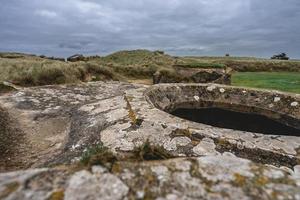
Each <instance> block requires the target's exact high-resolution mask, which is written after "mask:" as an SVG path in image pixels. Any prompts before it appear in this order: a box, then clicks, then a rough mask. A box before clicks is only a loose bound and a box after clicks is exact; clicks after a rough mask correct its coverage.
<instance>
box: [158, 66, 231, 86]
mask: <svg viewBox="0 0 300 200" xmlns="http://www.w3.org/2000/svg"><path fill="white" fill-rule="evenodd" d="M173 68H174V71H175V72H174V73H173V74H172V75H170V74H168V73H164V72H159V71H158V72H156V73H155V74H154V75H153V84H159V83H218V84H226V85H230V84H231V74H232V69H231V68H226V69H225V68H224V69H222V68H220V69H219V68H208V69H205V68H193V67H188V66H184V67H183V66H180V65H178V66H176V65H175V66H173Z"/></svg>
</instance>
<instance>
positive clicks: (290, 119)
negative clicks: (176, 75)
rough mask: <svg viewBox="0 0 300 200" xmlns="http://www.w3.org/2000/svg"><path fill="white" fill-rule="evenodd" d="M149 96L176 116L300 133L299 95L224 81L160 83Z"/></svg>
mask: <svg viewBox="0 0 300 200" xmlns="http://www.w3.org/2000/svg"><path fill="white" fill-rule="evenodd" d="M146 96H147V98H148V100H149V101H150V102H151V103H152V104H153V105H154V106H155V107H157V108H159V109H161V110H164V111H166V112H168V113H170V114H172V115H174V116H177V117H180V118H183V119H186V120H190V121H193V122H198V123H201V124H206V125H211V126H214V127H219V128H227V129H234V130H239V131H246V132H254V133H262V134H270V135H290V136H300V109H299V106H298V102H300V99H298V98H297V97H296V96H292V95H289V94H284V93H280V94H279V93H278V94H277V93H276V94H275V93H272V92H266V91H261V90H258V91H256V90H244V89H242V88H234V87H224V86H221V85H210V86H209V85H205V84H198V85H196V84H178V85H170V84H165V85H158V86H154V87H153V88H151V89H150V90H149V91H148V92H147V93H146Z"/></svg>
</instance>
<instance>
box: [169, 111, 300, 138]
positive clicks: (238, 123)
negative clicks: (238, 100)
mask: <svg viewBox="0 0 300 200" xmlns="http://www.w3.org/2000/svg"><path fill="white" fill-rule="evenodd" d="M171 114H172V115H175V116H177V117H180V118H183V119H187V120H190V121H194V122H198V123H203V124H207V125H211V126H215V127H219V128H228V129H234V130H240V131H247V132H254V133H263V134H272V135H291V136H300V130H299V129H296V128H294V127H290V126H287V125H285V124H282V123H279V122H277V121H275V120H272V119H270V118H268V117H265V116H263V115H258V114H253V113H240V112H235V111H230V110H226V109H221V108H200V109H185V108H179V109H177V110H175V111H173V112H171Z"/></svg>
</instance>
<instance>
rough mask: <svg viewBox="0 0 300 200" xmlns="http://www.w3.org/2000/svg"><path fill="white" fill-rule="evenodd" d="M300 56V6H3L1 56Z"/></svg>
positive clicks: (88, 1)
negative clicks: (145, 52) (127, 52)
mask: <svg viewBox="0 0 300 200" xmlns="http://www.w3.org/2000/svg"><path fill="white" fill-rule="evenodd" d="M140 48H142V49H150V50H156V49H161V50H164V51H166V52H168V53H170V54H173V55H224V54H225V53H230V54H231V55H244V56H259V57H270V56H271V55H273V54H275V53H280V52H287V53H288V54H289V55H290V56H291V57H293V58H300V1H299V0H1V4H0V51H14V52H27V53H35V54H46V55H49V56H51V55H52V56H68V55H71V54H74V53H83V54H100V55H104V54H108V53H111V52H114V51H117V50H124V49H140Z"/></svg>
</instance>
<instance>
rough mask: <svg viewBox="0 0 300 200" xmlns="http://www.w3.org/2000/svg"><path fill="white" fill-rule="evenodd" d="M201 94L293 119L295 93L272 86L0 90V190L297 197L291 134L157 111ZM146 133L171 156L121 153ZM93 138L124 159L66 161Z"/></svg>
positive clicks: (295, 145)
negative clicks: (106, 164)
mask: <svg viewBox="0 0 300 200" xmlns="http://www.w3.org/2000/svg"><path fill="white" fill-rule="evenodd" d="M168 91H169V92H168ZM170 91H171V92H170ZM204 100H206V101H207V102H213V103H212V104H211V105H217V104H218V105H220V103H223V104H224V105H228V104H227V103H228V102H230V103H232V105H237V106H236V108H238V109H245V107H243V106H239V105H244V104H247V105H250V106H252V107H253V108H255V109H253V110H252V111H256V112H260V113H261V114H266V115H268V116H270V117H274V116H276V113H277V115H278V113H280V116H284V117H283V118H282V119H283V120H286V123H291V124H292V125H293V126H297V125H299V124H297V119H299V117H300V105H299V103H300V97H299V95H292V94H285V93H279V92H276V91H271V92H267V91H255V90H250V89H242V88H241V89H239V88H234V87H230V86H222V85H212V84H208V85H206V84H198V85H196V84H178V85H168V84H166V85H158V86H153V87H150V88H149V87H148V86H144V85H132V84H126V83H119V82H109V83H102V82H96V83H87V84H81V85H69V86H45V87H36V88H26V89H23V90H20V91H18V92H14V93H9V94H5V95H2V96H1V97H0V107H1V110H0V113H1V116H3V118H2V122H1V121H0V122H1V128H2V127H3V129H2V130H4V131H2V130H1V131H2V132H0V135H1V137H2V135H5V136H6V140H5V143H4V144H7V145H3V144H2V143H3V141H0V143H1V145H0V147H1V148H2V149H1V152H5V153H4V154H3V156H1V158H0V170H1V171H2V172H3V173H2V174H0V199H49V198H50V199H51V198H52V199H54V197H55V198H56V199H59V198H60V199H62V198H63V197H64V198H65V199H111V198H112V197H113V199H144V198H145V199H147V198H148V199H199V198H200V199H201V198H204V199H300V193H299V191H300V174H299V173H300V166H299V159H300V158H299V157H300V155H299V153H300V152H299V149H300V138H299V137H296V136H276V137H275V136H272V135H261V134H257V133H247V132H242V131H236V130H230V129H222V128H216V127H211V126H208V125H204V124H199V123H194V122H190V121H186V120H184V119H180V118H177V117H174V116H172V115H170V114H168V113H166V112H164V111H162V110H166V111H168V110H172V109H173V108H174V106H178V105H191V106H195V105H197V102H202V103H203V102H204ZM187 102H189V103H188V104H186V103H187ZM271 104H272V106H270V105H271ZM158 108H160V109H162V110H159V109H158ZM3 119H4V120H3ZM282 119H281V120H282ZM298 122H299V121H298ZM10 136H11V137H10ZM16 137H17V138H16ZM146 141H150V143H151V144H152V145H153V146H160V147H162V148H163V149H165V150H166V151H168V152H169V153H170V154H172V155H173V156H172V157H174V158H172V159H171V158H170V159H167V160H157V161H144V162H137V161H130V160H127V159H126V155H128V154H129V153H130V152H133V151H134V150H135V147H138V146H141V145H142V144H143V143H145V142H146ZM100 142H102V143H103V145H104V146H106V147H108V149H109V150H110V151H112V152H113V153H114V154H115V155H117V156H120V157H122V158H123V159H120V160H119V161H118V162H116V163H114V164H113V166H112V168H111V169H105V168H103V167H101V166H98V167H92V168H84V169H82V168H76V167H74V166H76V162H77V161H78V160H79V159H80V158H81V156H82V154H83V152H84V151H85V150H86V149H87V148H88V147H89V146H92V145H94V144H98V143H100ZM40 167H42V168H41V169H40ZM21 169H24V170H25V171H15V172H7V171H14V170H21Z"/></svg>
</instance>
